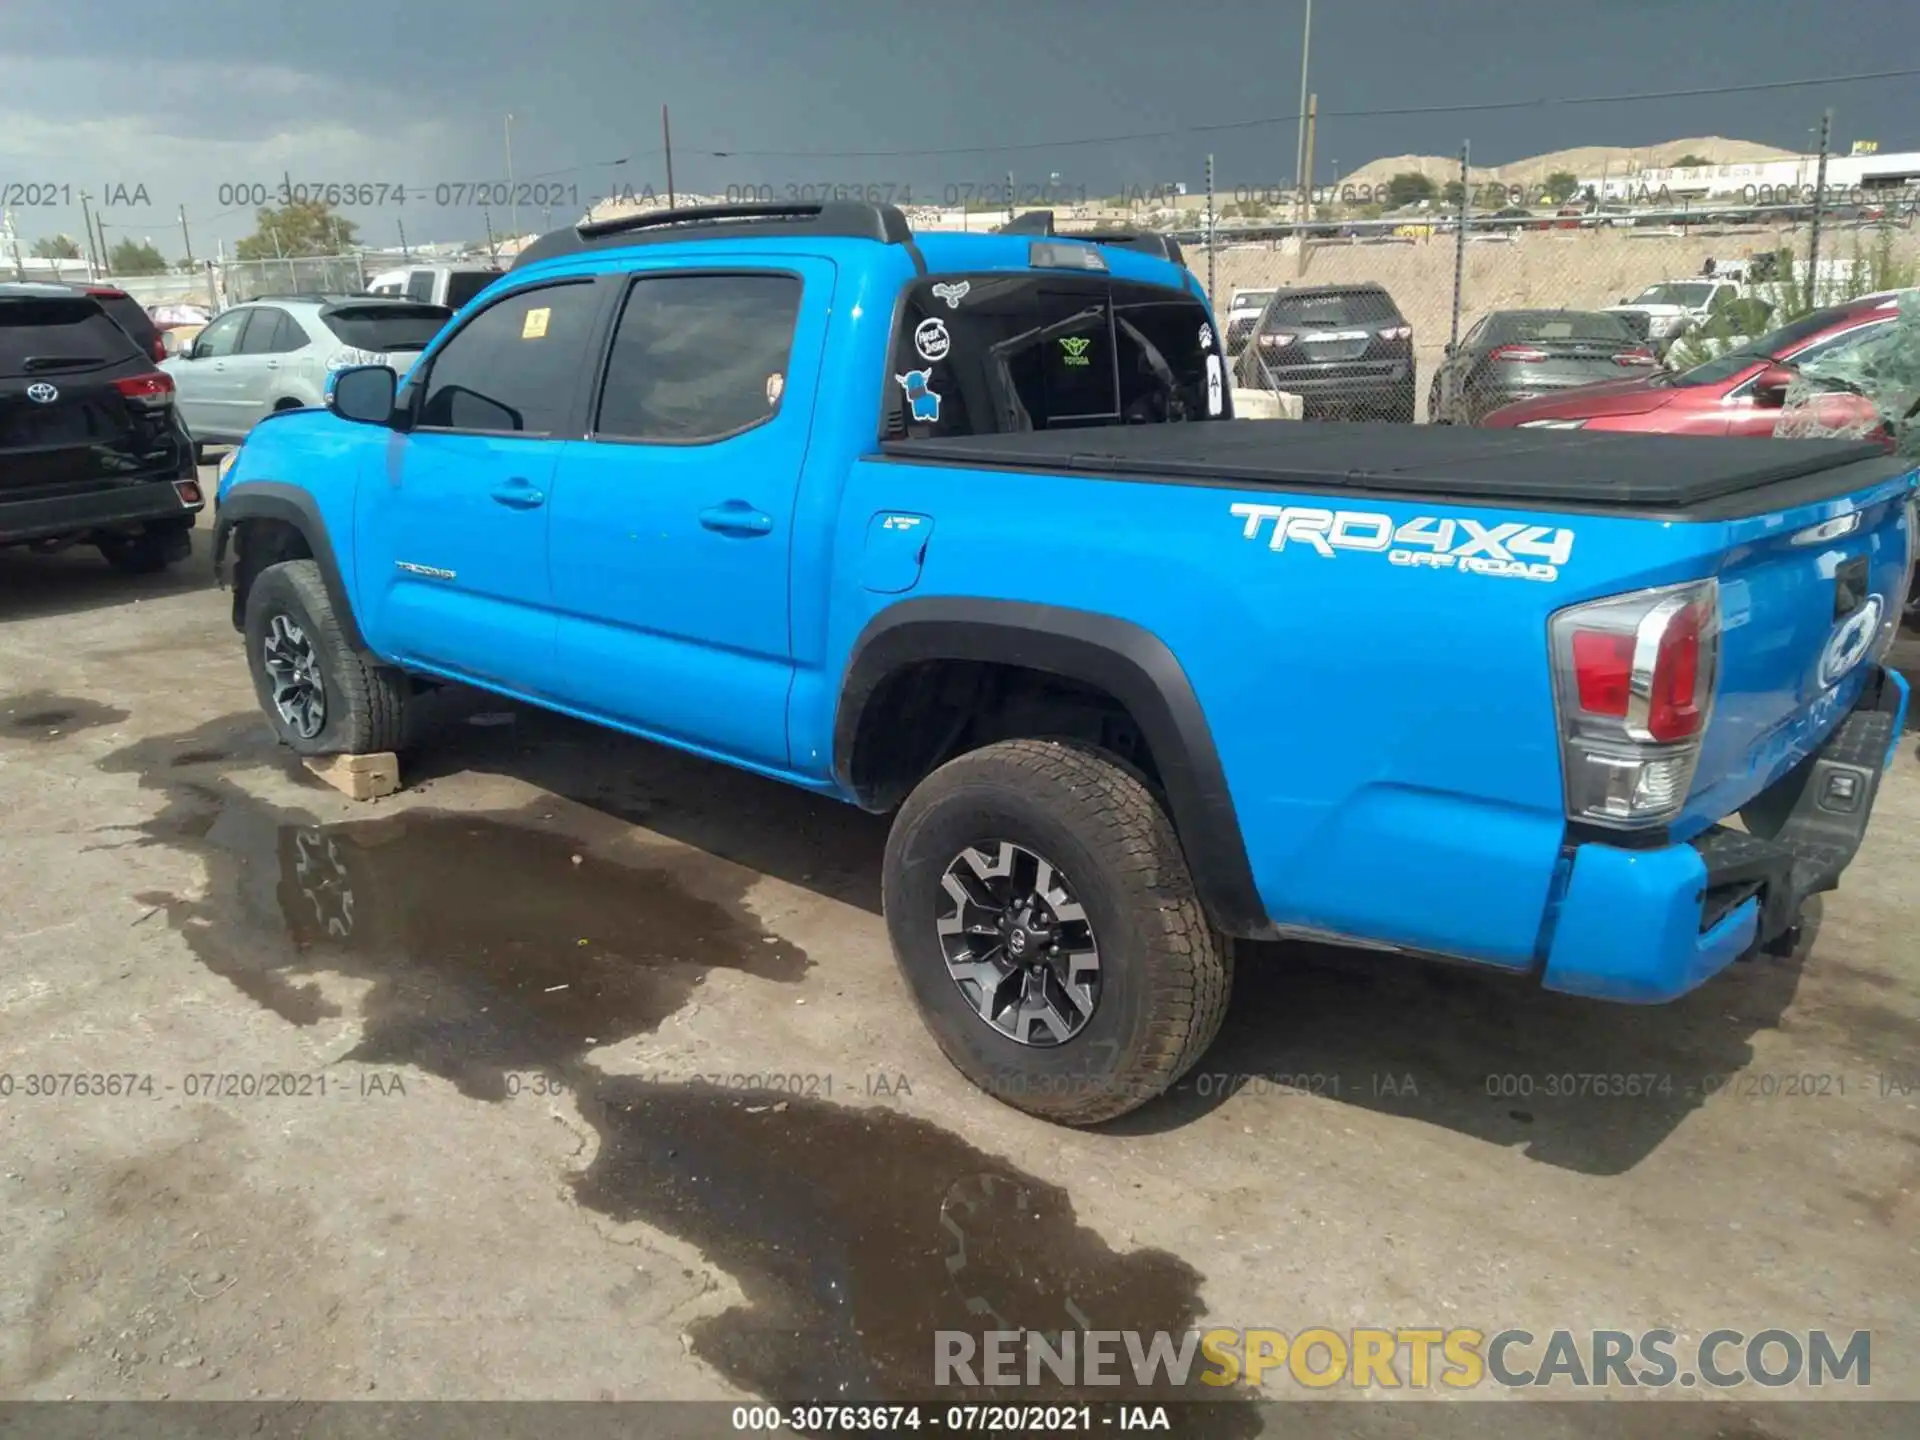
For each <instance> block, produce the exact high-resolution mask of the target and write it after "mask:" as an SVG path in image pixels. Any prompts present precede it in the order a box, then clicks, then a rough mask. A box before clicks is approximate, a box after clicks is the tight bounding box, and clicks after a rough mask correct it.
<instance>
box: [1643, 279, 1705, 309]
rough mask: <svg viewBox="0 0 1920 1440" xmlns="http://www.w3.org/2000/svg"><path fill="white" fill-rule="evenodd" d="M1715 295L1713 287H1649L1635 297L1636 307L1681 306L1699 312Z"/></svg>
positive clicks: (1696, 285)
mask: <svg viewBox="0 0 1920 1440" xmlns="http://www.w3.org/2000/svg"><path fill="white" fill-rule="evenodd" d="M1712 294H1713V286H1711V285H1698V284H1695V285H1649V286H1648V287H1647V288H1646V289H1644V290H1642V291H1641V292H1640V293H1639V294H1638V295H1636V296H1634V297H1633V303H1634V304H1635V305H1681V306H1685V307H1686V308H1687V309H1689V310H1697V309H1699V308H1700V307H1701V306H1702V305H1704V304H1706V303H1707V300H1708V299H1709V298H1710V297H1711V296H1712Z"/></svg>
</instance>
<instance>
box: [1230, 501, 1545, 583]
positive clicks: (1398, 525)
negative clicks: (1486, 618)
mask: <svg viewBox="0 0 1920 1440" xmlns="http://www.w3.org/2000/svg"><path fill="white" fill-rule="evenodd" d="M1232 513H1233V516H1234V518H1235V519H1237V520H1241V521H1243V522H1245V523H1244V524H1243V526H1242V528H1241V532H1240V533H1241V535H1242V537H1243V538H1245V539H1248V540H1258V539H1261V538H1262V527H1263V526H1265V525H1266V524H1268V522H1271V523H1272V526H1273V529H1272V530H1271V531H1270V532H1267V533H1266V535H1265V538H1266V540H1267V548H1268V549H1269V550H1276V551H1277V550H1285V549H1286V548H1288V543H1289V542H1292V544H1293V546H1294V548H1296V549H1298V548H1300V547H1302V546H1304V547H1305V548H1307V549H1309V550H1312V551H1313V552H1314V553H1315V554H1316V555H1319V556H1320V557H1321V558H1322V559H1326V560H1331V559H1333V558H1334V555H1335V552H1336V551H1340V550H1360V551H1373V552H1376V553H1377V552H1381V551H1384V552H1385V553H1386V557H1387V563H1388V564H1390V565H1403V566H1407V567H1410V568H1412V569H1426V570H1452V571H1454V572H1455V573H1456V574H1461V575H1493V576H1498V577H1502V578H1505V579H1509V580H1539V581H1545V582H1548V583H1551V582H1553V581H1555V580H1558V579H1559V578H1560V567H1561V566H1562V565H1565V564H1566V563H1567V562H1568V561H1569V560H1570V559H1572V558H1573V531H1571V530H1559V529H1555V528H1553V527H1552V526H1548V525H1521V524H1518V523H1515V522H1512V521H1508V522H1505V523H1503V524H1498V525H1486V524H1482V523H1481V522H1480V521H1478V520H1468V519H1465V518H1461V519H1442V518H1440V517H1439V516H1435V515H1420V516H1416V517H1415V518H1414V519H1412V520H1407V521H1404V522H1402V521H1396V520H1395V519H1394V518H1393V517H1392V516H1391V515H1383V514H1380V513H1379V512H1377V511H1371V510H1320V509H1315V508H1313V507H1311V506H1300V505H1252V504H1241V505H1235V506H1233V507H1232Z"/></svg>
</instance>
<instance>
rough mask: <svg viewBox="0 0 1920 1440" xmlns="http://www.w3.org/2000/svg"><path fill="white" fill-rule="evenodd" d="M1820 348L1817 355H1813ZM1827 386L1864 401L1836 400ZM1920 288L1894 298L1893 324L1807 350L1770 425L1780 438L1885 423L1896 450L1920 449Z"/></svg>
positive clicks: (1864, 430)
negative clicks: (1896, 300) (1897, 299)
mask: <svg viewBox="0 0 1920 1440" xmlns="http://www.w3.org/2000/svg"><path fill="white" fill-rule="evenodd" d="M1812 352H1819V353H1812ZM1834 389H1840V390H1843V391H1847V392H1851V393H1852V394H1855V395H1858V396H1859V397H1860V399H1861V400H1864V401H1865V402H1866V403H1865V404H1860V403H1858V402H1857V401H1856V402H1854V403H1852V404H1839V403H1835V402H1834V401H1833V399H1832V398H1831V392H1832V390H1834ZM1916 409H1920V290H1909V291H1907V292H1906V293H1905V294H1904V295H1902V296H1901V297H1900V308H1899V310H1898V312H1897V313H1896V315H1895V318H1894V320H1893V323H1892V324H1879V325H1872V326H1866V327H1862V329H1861V330H1859V331H1856V332H1853V333H1850V334H1848V335H1847V336H1845V337H1844V338H1843V339H1839V340H1836V341H1834V342H1832V343H1831V345H1815V346H1812V347H1810V353H1809V355H1808V358H1807V360H1806V361H1805V362H1804V363H1803V364H1802V365H1801V366H1800V367H1799V373H1798V374H1797V375H1796V376H1795V377H1794V380H1793V383H1792V384H1791V385H1789V386H1788V387H1787V395H1786V401H1785V403H1784V405H1783V406H1782V408H1781V414H1780V420H1779V423H1778V425H1777V426H1776V427H1775V429H1774V434H1775V435H1779V436H1808V437H1813V436H1826V437H1832V438H1836V439H1860V438H1865V437H1866V436H1868V435H1870V434H1872V433H1874V432H1875V431H1878V430H1881V429H1882V427H1888V428H1890V429H1891V430H1892V432H1893V436H1894V440H1895V442H1896V444H1897V446H1898V448H1899V451H1900V453H1901V454H1902V455H1907V456H1913V455H1916V454H1920V425H1917V424H1916V423H1915V422H1916V419H1917V418H1920V417H1916V414H1915V411H1916Z"/></svg>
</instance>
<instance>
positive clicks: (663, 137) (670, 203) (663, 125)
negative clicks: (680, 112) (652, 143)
mask: <svg viewBox="0 0 1920 1440" xmlns="http://www.w3.org/2000/svg"><path fill="white" fill-rule="evenodd" d="M660 144H661V146H662V147H663V148H664V149H665V150H666V152H667V209H669V210H671V209H673V208H674V200H673V126H672V124H671V123H670V122H669V121H668V119H667V107H666V106H664V105H662V106H661V107H660Z"/></svg>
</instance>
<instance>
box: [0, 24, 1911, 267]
mask: <svg viewBox="0 0 1920 1440" xmlns="http://www.w3.org/2000/svg"><path fill="white" fill-rule="evenodd" d="M1303 8H1304V7H1303V3H1302V0H1158V3H1154V0H1018V3H1016V0H972V3H969V0H949V3H946V4H938V5H936V4H931V3H928V0H917V3H893V4H880V3H872V0H870V3H864V4H863V3H858V0H811V3H807V0H801V3H796V4H787V5H781V4H776V3H770V0H695V3H685V4H675V5H668V4H663V3H657V0H518V3H506V0H457V3H456V0H409V3H395V0H324V3H305V4H303V3H298V0H293V3H283V4H265V3H259V0H172V3H170V4H168V5H166V6H165V7H163V8H160V9H154V8H152V7H146V8H141V7H137V6H132V5H129V4H127V3H126V0H113V3H109V0H60V3H45V4H31V5H29V4H24V3H18V4H12V5H8V6H6V7H5V8H4V10H0V185H5V186H6V187H7V188H8V190H9V192H12V193H9V194H8V195H7V197H6V198H7V199H8V200H9V201H10V202H12V208H13V217H14V225H15V228H16V230H17V231H18V233H19V234H20V235H21V236H22V238H23V242H24V243H28V244H30V243H31V241H32V239H33V238H35V237H38V236H41V235H46V234H51V233H54V232H56V231H61V230H64V231H67V232H69V233H75V234H77V233H78V230H79V226H80V218H79V206H78V203H77V197H78V194H79V192H80V191H81V190H83V189H84V190H86V191H88V192H89V193H90V194H92V195H93V196H94V197H96V200H98V198H99V197H102V196H103V195H106V194H109V193H111V194H112V196H113V199H114V200H115V201H121V200H123V199H125V200H136V199H137V198H138V197H137V195H136V194H135V193H134V192H135V188H136V187H138V186H144V187H145V191H146V199H147V204H146V205H145V206H144V207H138V206H134V205H129V204H126V203H117V204H109V205H107V206H106V207H105V220H106V223H107V226H108V231H107V233H108V239H109V242H112V241H114V240H117V239H119V238H122V237H124V236H128V235H132V236H134V237H136V238H146V237H149V236H151V237H152V238H153V240H154V242H155V243H156V244H157V245H159V246H160V248H161V249H162V251H163V252H164V253H165V254H166V255H167V256H168V258H170V259H172V258H177V257H178V256H179V254H180V253H181V249H182V242H181V234H180V226H179V219H178V215H177V207H179V206H181V205H184V206H185V207H186V212H187V218H188V221H189V224H190V226H191V230H192V239H193V244H194V248H195V253H196V254H198V255H201V256H203V257H204V256H205V255H207V254H209V253H211V252H212V250H213V248H214V244H215V241H216V240H224V241H225V242H226V244H227V245H228V246H229V247H231V245H232V244H233V242H234V241H235V240H236V239H237V238H238V237H239V236H241V235H243V234H246V233H248V232H249V231H250V230H251V229H252V223H251V217H252V212H251V207H248V206H246V205H244V204H240V205H236V204H233V203H228V204H225V205H223V204H222V203H221V199H222V187H223V186H247V185H256V184H276V185H277V184H278V183H279V181H280V178H281V176H282V175H283V174H286V173H290V174H291V176H292V178H293V180H294V181H295V182H296V183H300V182H307V181H316V180H318V181H351V182H369V183H373V184H383V185H388V186H395V185H404V186H405V187H406V188H407V190H408V192H409V194H408V196H407V199H406V201H405V203H404V205H400V204H393V203H388V204H387V205H385V206H383V207H378V208H373V209H365V208H354V209H348V210H346V211H345V212H344V213H346V214H347V215H348V216H349V217H350V218H352V219H354V220H356V221H358V222H359V223H360V224H361V227H362V231H363V238H366V239H368V240H370V241H373V242H375V243H380V242H386V243H392V242H394V241H396V240H397V239H398V230H397V225H398V224H400V223H404V225H405V227H406V233H407V236H408V238H409V239H410V240H413V241H422V240H452V239H463V238H467V237H470V236H478V235H481V234H483V233H484V228H485V221H484V220H483V217H482V214H481V211H480V210H479V209H477V208H474V207H472V206H459V205H447V206H441V205H438V204H436V203H435V202H436V200H437V199H439V198H446V199H448V200H454V199H456V198H457V197H456V196H455V194H454V193H453V192H452V191H451V190H449V191H447V192H445V193H444V195H441V194H436V192H437V191H438V188H439V187H440V186H442V185H445V186H449V187H451V186H456V185H459V184H461V183H463V182H474V181H499V180H504V178H505V176H506V174H507V159H506V153H505V152H506V138H507V137H506V128H507V127H506V124H505V116H506V115H507V114H508V112H511V113H512V114H513V116H514V120H513V124H512V127H511V129H512V151H513V170H514V173H515V175H516V176H517V178H519V179H520V180H522V181H528V180H534V179H539V180H540V181H541V182H542V183H547V184H550V185H551V184H556V183H557V184H560V185H568V186H577V187H578V191H577V193H578V197H579V199H580V200H581V201H582V202H583V203H584V201H585V200H587V199H589V198H591V197H593V196H597V195H600V194H603V193H605V192H606V190H607V189H608V188H609V187H611V186H615V185H628V186H631V187H633V188H635V189H639V188H640V187H643V186H645V185H648V184H651V185H653V186H654V187H656V188H657V189H662V190H663V189H664V188H665V182H666V175H665V170H664V166H663V164H662V161H661V142H660V106H661V104H662V103H665V104H667V105H669V106H671V109H672V118H673V144H674V171H675V174H674V178H675V181H676V182H677V185H678V187H679V188H680V189H681V190H697V191H708V192H714V191H720V190H722V189H724V187H726V186H729V185H743V184H751V185H771V186H774V187H778V188H784V187H785V186H787V185H790V184H802V183H806V182H822V181H827V182H833V183H859V184H870V185H879V186H895V187H902V186H909V185H910V186H911V187H912V189H913V195H914V199H915V200H916V201H918V200H922V199H934V200H939V199H941V198H943V197H945V196H950V195H952V194H957V193H959V192H960V191H961V190H962V189H963V187H968V186H973V187H979V186H983V185H990V184H999V183H1000V182H1001V178H1002V176H1003V175H1004V174H1005V172H1006V171H1007V170H1008V169H1011V170H1012V171H1013V172H1014V176H1015V184H1016V187H1020V186H1028V185H1033V184H1036V183H1040V182H1044V181H1046V179H1047V178H1048V176H1049V175H1050V174H1052V173H1055V172H1057V173H1058V174H1059V175H1060V177H1061V182H1060V183H1061V184H1062V186H1064V187H1067V189H1068V190H1069V192H1075V191H1077V190H1078V188H1079V187H1081V186H1085V187H1086V189H1087V191H1088V192H1089V193H1090V194H1091V193H1112V192H1113V191H1115V190H1117V189H1120V188H1121V187H1133V186H1140V187H1148V186H1153V185H1156V184H1159V183H1162V182H1166V181H1173V180H1179V181H1184V182H1186V183H1188V184H1189V185H1190V186H1191V187H1192V188H1194V189H1195V190H1198V189H1199V188H1200V186H1201V184H1202V181H1203V176H1204V163H1205V156H1206V154H1207V153H1208V152H1209V151H1212V152H1214V154H1215V155H1216V157H1217V174H1218V176H1219V180H1220V183H1221V185H1222V186H1223V187H1226V188H1231V187H1233V186H1235V185H1241V184H1246V185H1284V184H1287V183H1289V182H1290V181H1291V179H1292V175H1293V169H1294V147H1295V127H1294V123H1293V121H1292V120H1291V119H1290V118H1289V119H1282V120H1281V121H1279V123H1273V124H1265V125H1260V124H1237V123H1236V122H1246V121H1257V120H1260V119H1262V118H1263V117H1291V116H1292V115H1293V114H1294V113H1295V111H1296V109H1297V108H1298V106H1297V102H1298V91H1299V83H1300V42H1301V33H1300V32H1301V17H1302V11H1303ZM1916 39H1920V12H1917V11H1916V8H1915V0H1825V3H1813V0H1800V3H1795V4H1787V3H1783V0H1666V3H1660V0H1321V3H1320V5H1319V6H1318V7H1316V14H1315V16H1314V28H1313V52H1312V87H1313V89H1314V90H1315V91H1317V92H1318V94H1319V96H1320V108H1321V111H1322V116H1323V118H1322V120H1321V122H1320V126H1319V143H1318V145H1317V147H1316V154H1317V159H1318V163H1317V165H1316V167H1315V169H1316V176H1317V178H1319V179H1321V180H1323V181H1324V180H1328V179H1331V178H1332V176H1333V174H1334V167H1335V165H1336V164H1337V166H1338V169H1339V171H1340V172H1341V173H1349V172H1351V171H1352V170H1353V169H1355V168H1356V167H1357V166H1359V165H1360V164H1362V163H1364V162H1366V161H1368V160H1371V159H1374V158H1376V157H1378V156H1382V155H1393V154H1401V153H1406V152H1417V153H1429V154H1431V153H1447V152H1451V151H1453V150H1454V149H1456V148H1457V146H1458V144H1459V142H1460V140H1461V139H1462V138H1463V137H1470V138H1471V140H1472V142H1473V158H1474V161H1475V163H1476V164H1489V165H1497V164H1501V163H1504V162H1508V161H1512V160H1515V159H1519V158H1522V157H1524V156H1527V155H1531V154H1537V153H1539V152H1541V151H1545V150H1550V149H1557V148H1560V147H1562V146H1569V145H1584V144H1613V145H1628V146H1633V145H1646V144H1651V143H1655V142H1658V141H1662V140H1669V139H1674V138H1677V137H1680V136H1692V135H1706V134H1719V135H1725V136H1730V137H1734V138H1738V139H1745V140H1757V141H1763V142H1766V143H1769V144H1774V145H1780V146H1784V147H1788V148H1800V147H1803V146H1806V145H1808V144H1809V137H1808V133H1807V132H1808V128H1809V126H1812V125H1814V124H1816V123H1817V122H1818V119H1819V113H1820V110H1821V107H1822V106H1826V105H1831V106H1832V107H1833V108H1834V111H1835V134H1836V138H1837V140H1838V148H1840V149H1842V150H1844V149H1845V148H1846V146H1847V144H1848V142H1849V141H1851V140H1852V139H1854V138H1871V139H1876V140H1878V141H1880V142H1881V147H1882V149H1883V150H1894V149H1909V148H1920V105H1917V104H1916V103H1915V99H1914V97H1915V95H1916V94H1920V86H1917V85H1916V82H1915V81H1914V80H1912V79H1907V80H1882V81H1875V82H1870V83H1857V84H1848V85H1828V86H1821V87H1811V88H1806V89H1795V90H1780V91H1770V92H1761V93H1750V94H1736V95H1721V96H1703V97H1694V98H1684V99H1670V100H1658V101H1636V102H1634V103H1628V104H1607V105H1578V106H1573V105H1551V106H1545V107H1539V108H1530V109H1517V110H1505V111H1491V112H1484V113H1467V114H1440V115H1431V114H1429V115H1401V116H1384V115H1378V114H1375V115H1369V116H1341V115H1338V114H1337V113H1332V112H1340V111H1379V110H1382V109H1390V108H1396V107H1420V106H1440V105H1460V104H1471V103H1480V102H1490V101H1510V100H1522V99H1534V98H1541V97H1559V98H1565V97H1575V96H1593V95H1610V94H1620V93H1626V92H1646V91H1659V90H1672V89H1680V88H1687V87H1697V86H1713V85H1741V84H1753V83H1757V82H1764V81H1772V80H1783V79H1796V78H1805V77H1814V76H1825V75H1840V74H1848V73H1855V72H1861V71H1871V70H1881V69H1891V68H1896V67H1899V66H1902V65H1916V64H1920V58H1916V57H1920V45H1916V44H1915V43H1914V42H1915V41H1916ZM1209 126H1212V127H1221V126H1235V127H1236V128H1227V129H1213V130H1208V129H1207V128H1206V127H1209ZM1167 132H1171V133H1167ZM1112 137H1131V138H1112ZM1089 140H1093V141H1097V142H1099V143H1080V144H1073V143H1068V142H1073V141H1089ZM963 148H965V149H971V150H972V151H973V152H974V153H949V154H937V153H928V152H938V151H953V150H959V149H963ZM721 152H724V156H723V154H722V153H721ZM848 152H889V153H885V154H879V155H874V154H868V155H856V154H849V153H848ZM900 152H916V153H900ZM622 157H624V158H626V160H627V163H626V164H625V165H623V166H617V167H616V166H611V165H609V164H607V163H606V162H610V161H613V160H616V159H619V158H622ZM22 186H26V187H34V186H42V187H66V191H65V193H61V192H59V191H57V190H56V192H55V193H54V194H53V195H52V197H51V198H52V199H53V200H54V202H55V203H53V204H51V205H48V204H42V205H40V206H38V207H33V206H29V205H27V204H24V203H20V202H22V201H23V200H26V199H31V198H35V197H34V195H33V194H32V193H31V191H29V193H27V194H24V195H23V194H21V193H19V188H20V187H22ZM116 186H118V187H124V190H123V192H115V191H114V187H116ZM66 194H71V195H72V196H73V197H74V199H73V202H72V203H62V202H64V201H65V198H66ZM242 194H244V192H242ZM37 198H40V199H41V200H43V201H44V200H46V199H47V198H48V195H47V194H46V192H45V191H44V190H43V191H42V192H41V193H40V194H39V195H38V197H37ZM571 198H572V196H571V195H563V196H560V197H558V200H559V203H558V204H557V206H556V213H555V215H554V216H553V217H552V218H553V223H564V222H565V221H566V220H568V219H570V218H572V216H571V215H570V214H568V213H564V212H565V211H566V210H567V208H568V202H569V201H570V200H571ZM491 218H492V223H493V224H494V226H495V227H496V228H497V229H500V230H502V231H504V230H505V229H506V227H507V216H506V215H505V214H502V213H499V212H495V213H494V214H493V215H492V217H491ZM547 218H548V217H546V216H544V215H542V214H540V213H538V212H537V211H534V210H532V208H531V207H524V206H523V207H522V208H521V213H520V216H519V219H520V222H521V227H520V228H522V229H523V230H532V229H537V228H541V226H542V225H543V223H544V222H545V221H546V220H547Z"/></svg>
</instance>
